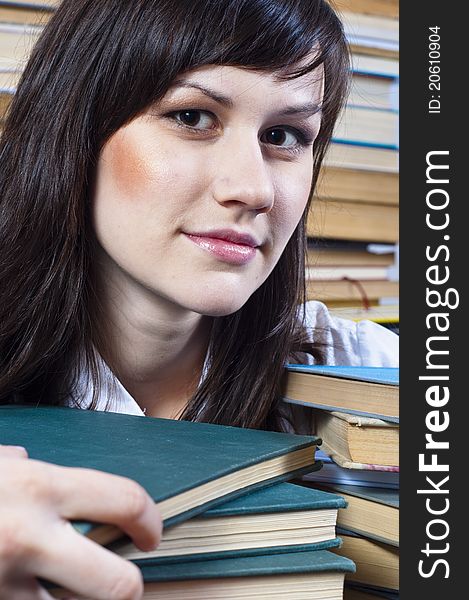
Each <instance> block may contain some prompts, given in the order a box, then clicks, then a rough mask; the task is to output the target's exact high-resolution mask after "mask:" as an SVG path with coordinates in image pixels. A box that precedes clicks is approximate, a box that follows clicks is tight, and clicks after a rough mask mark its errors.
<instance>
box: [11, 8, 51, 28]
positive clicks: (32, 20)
mask: <svg viewBox="0 0 469 600" xmlns="http://www.w3.org/2000/svg"><path fill="white" fill-rule="evenodd" d="M52 14H53V13H52V12H51V11H50V10H40V9H34V8H27V7H26V6H15V5H12V6H10V5H7V6H3V5H0V21H1V22H2V23H19V24H25V25H45V24H46V23H47V22H48V21H49V19H50V18H51V16H52Z"/></svg>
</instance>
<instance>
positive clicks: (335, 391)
mask: <svg viewBox="0 0 469 600" xmlns="http://www.w3.org/2000/svg"><path fill="white" fill-rule="evenodd" d="M283 397H284V400H285V401H287V402H292V403H297V404H303V405H306V406H311V407H314V408H320V409H323V410H329V411H337V412H347V413H350V414H355V415H363V416H366V417H374V418H378V419H382V420H385V421H390V422H392V423H398V422H399V369H398V368H393V367H388V368H380V367H349V366H322V365H298V364H288V365H287V367H286V373H285V379H284V388H283Z"/></svg>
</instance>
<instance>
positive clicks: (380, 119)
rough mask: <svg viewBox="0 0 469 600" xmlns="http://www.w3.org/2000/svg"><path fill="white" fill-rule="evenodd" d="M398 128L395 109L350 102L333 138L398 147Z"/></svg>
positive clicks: (341, 116)
mask: <svg viewBox="0 0 469 600" xmlns="http://www.w3.org/2000/svg"><path fill="white" fill-rule="evenodd" d="M398 128H399V117H398V114H397V112H395V111H392V110H376V109H375V108H369V107H367V106H352V105H350V104H348V105H347V106H346V107H345V109H344V111H343V112H342V114H341V115H340V116H339V119H338V121H337V123H336V125H335V128H334V133H333V139H334V140H335V141H347V142H353V143H361V144H373V145H383V146H389V147H392V148H396V147H397V143H398Z"/></svg>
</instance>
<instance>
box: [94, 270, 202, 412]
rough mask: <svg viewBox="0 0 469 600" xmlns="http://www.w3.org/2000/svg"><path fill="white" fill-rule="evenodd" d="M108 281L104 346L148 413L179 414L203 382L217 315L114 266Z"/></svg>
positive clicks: (114, 367)
mask: <svg viewBox="0 0 469 600" xmlns="http://www.w3.org/2000/svg"><path fill="white" fill-rule="evenodd" d="M107 281H108V283H109V285H106V286H105V293H104V294H102V296H101V297H102V298H103V302H102V307H101V311H102V312H103V313H104V314H103V322H104V323H105V324H106V325H105V331H104V335H105V339H106V346H107V349H106V348H98V349H99V351H100V352H101V354H102V355H103V358H104V360H105V361H106V362H107V363H108V365H109V366H110V368H111V370H112V371H113V372H114V373H115V375H116V376H117V377H118V379H119V381H120V382H121V383H122V385H123V386H124V387H125V388H126V389H127V391H128V392H129V393H130V394H131V396H132V397H133V398H134V399H135V401H136V402H137V404H138V405H139V406H140V408H141V409H142V410H143V411H144V412H145V414H146V415H148V416H155V417H156V416H157V417H164V418H178V417H179V416H180V415H181V414H182V412H183V411H184V409H185V407H186V406H187V403H188V401H189V399H190V398H191V397H192V395H193V394H194V392H195V391H196V389H197V387H198V384H199V381H200V377H201V374H202V368H203V365H204V360H205V357H206V354H207V348H208V344H209V337H210V330H211V325H212V321H213V319H212V318H211V317H205V316H202V315H199V314H197V313H194V312H192V311H189V310H185V309H183V308H181V307H180V306H176V305H175V304H174V303H171V302H168V301H167V300H166V299H164V298H161V297H155V295H154V294H152V293H151V292H150V291H148V290H146V289H144V288H143V287H142V286H139V285H138V284H136V283H135V282H134V283H133V284H132V283H131V284H129V282H128V281H125V282H124V280H123V278H122V274H119V272H118V271H116V270H115V269H113V270H112V271H111V273H109V271H108V273H107Z"/></svg>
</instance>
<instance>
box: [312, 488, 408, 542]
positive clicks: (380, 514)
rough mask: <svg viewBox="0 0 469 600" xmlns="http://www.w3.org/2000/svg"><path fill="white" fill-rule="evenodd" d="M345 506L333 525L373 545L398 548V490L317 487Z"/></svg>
mask: <svg viewBox="0 0 469 600" xmlns="http://www.w3.org/2000/svg"><path fill="white" fill-rule="evenodd" d="M319 487H320V488H321V489H324V490H326V491H327V492H333V493H335V494H340V495H341V496H342V497H343V498H344V499H345V500H346V501H347V502H348V506H347V508H346V509H345V510H342V509H341V510H339V515H338V517H337V525H338V526H339V527H342V528H343V529H345V530H348V531H351V532H353V533H357V534H359V535H362V536H364V537H366V538H370V539H372V540H375V541H377V542H381V543H384V544H389V545H391V546H399V490H393V489H386V488H378V487H367V486H358V485H330V484H320V485H319Z"/></svg>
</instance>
